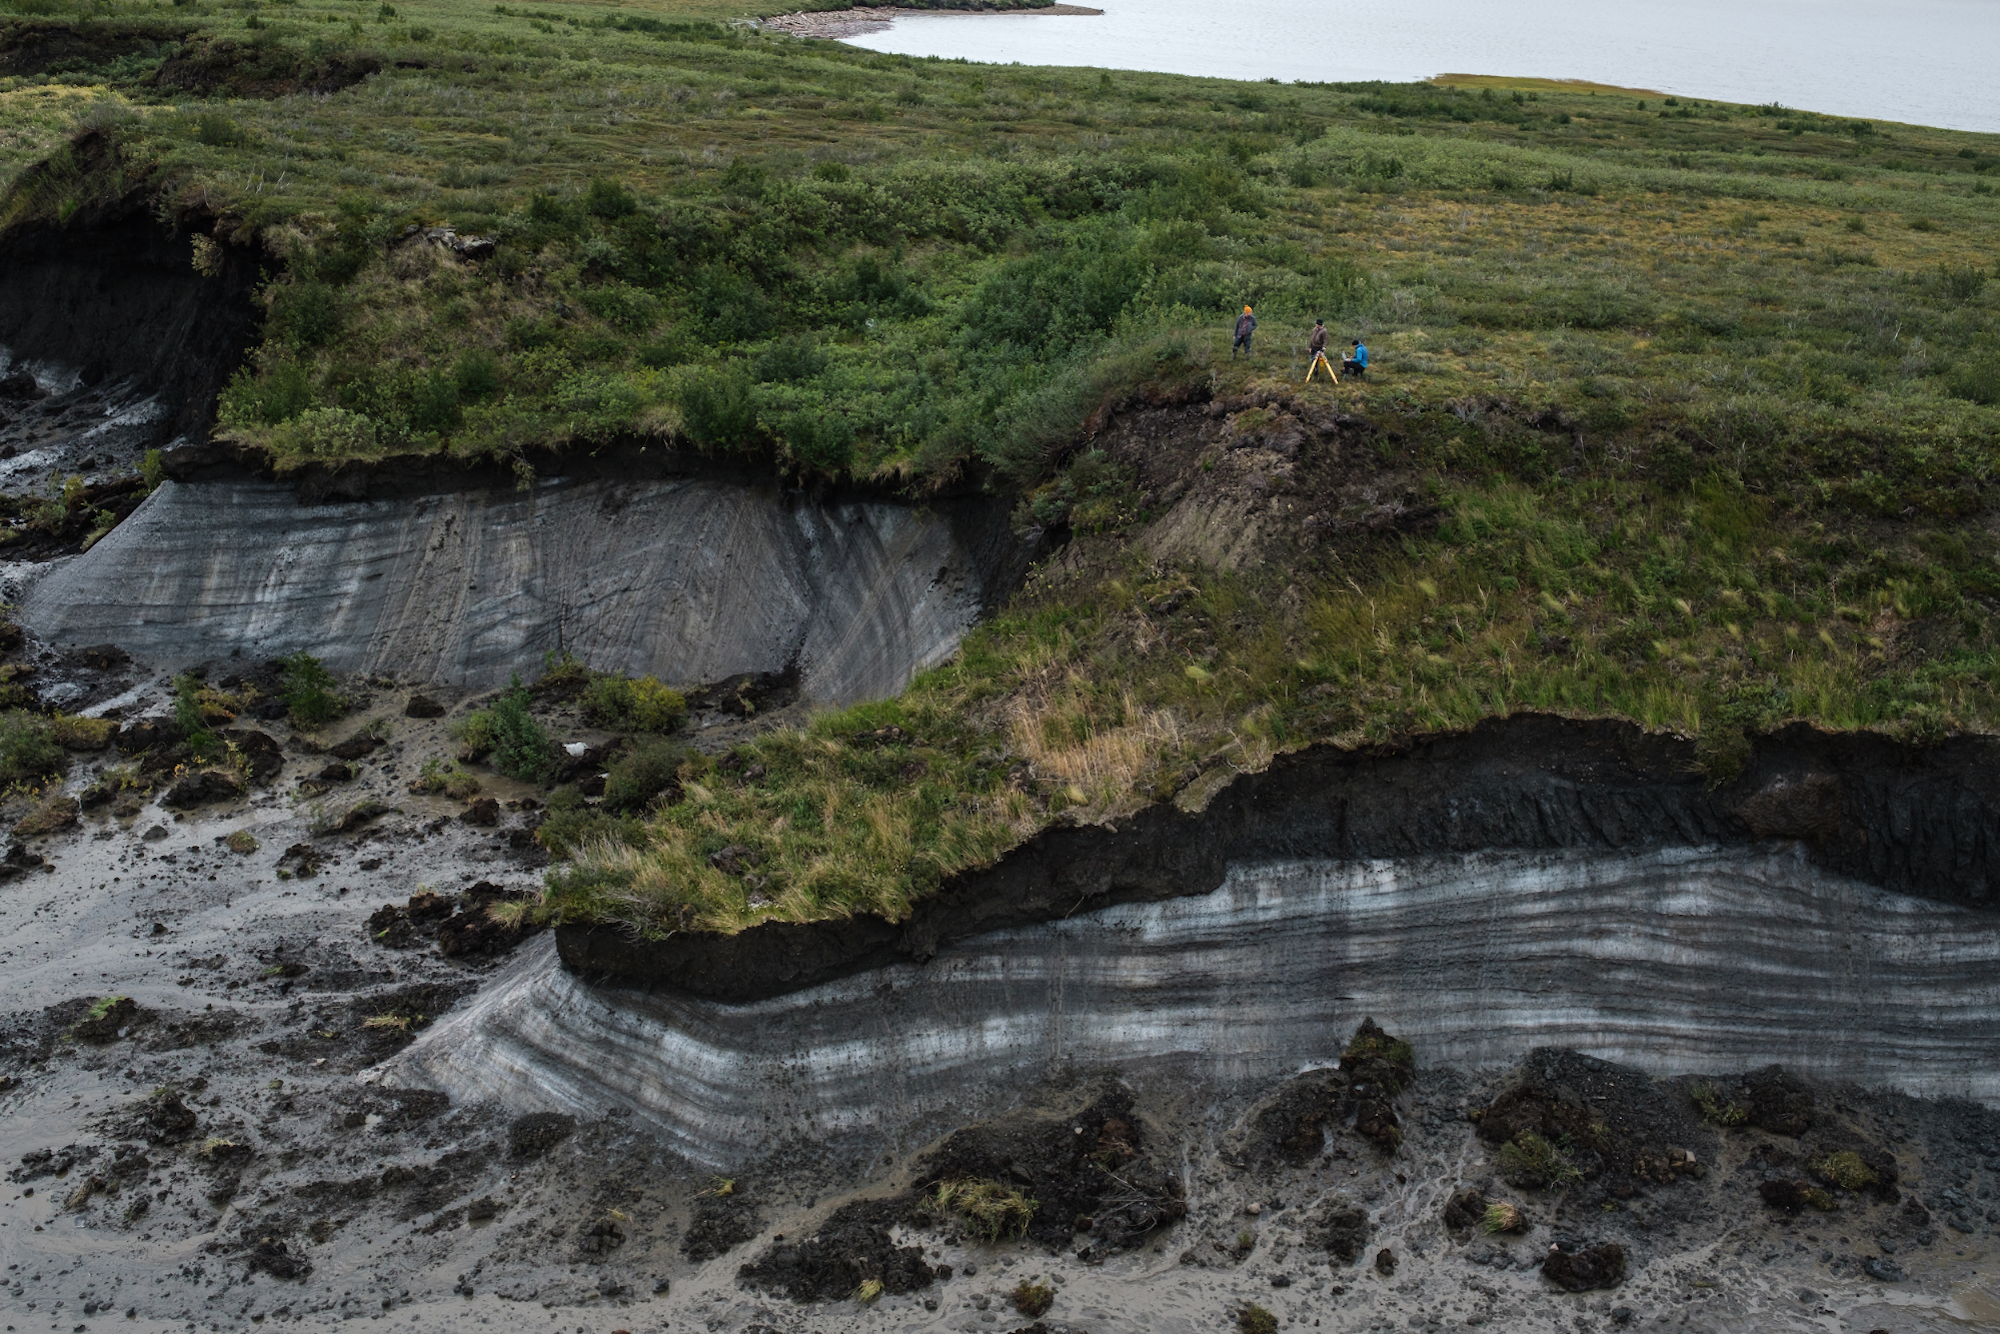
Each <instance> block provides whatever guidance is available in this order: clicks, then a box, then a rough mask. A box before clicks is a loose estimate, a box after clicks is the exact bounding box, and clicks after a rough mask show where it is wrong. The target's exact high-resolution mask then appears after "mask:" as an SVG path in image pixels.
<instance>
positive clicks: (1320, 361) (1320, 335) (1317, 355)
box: [1306, 317, 1340, 384]
mask: <svg viewBox="0 0 2000 1334" xmlns="http://www.w3.org/2000/svg"><path fill="white" fill-rule="evenodd" d="M1306 347H1307V348H1308V349H1310V350H1311V352H1312V357H1311V358H1310V359H1309V360H1308V361H1307V362H1306V379H1308V380H1310V379H1312V378H1313V372H1314V371H1316V370H1318V369H1319V368H1320V367H1321V366H1324V367H1326V373H1327V374H1328V375H1329V376H1332V378H1333V381H1334V383H1335V384H1338V383H1340V377H1339V376H1338V375H1335V374H1334V370H1333V363H1332V362H1330V361H1328V360H1327V359H1326V321H1325V320H1322V319H1319V318H1317V317H1315V318H1314V320H1313V331H1312V337H1311V338H1309V339H1307V340H1306Z"/></svg>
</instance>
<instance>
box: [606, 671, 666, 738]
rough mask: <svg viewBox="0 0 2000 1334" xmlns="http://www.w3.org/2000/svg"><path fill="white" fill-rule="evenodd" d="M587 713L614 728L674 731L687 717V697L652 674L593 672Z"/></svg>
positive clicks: (620, 730)
mask: <svg viewBox="0 0 2000 1334" xmlns="http://www.w3.org/2000/svg"><path fill="white" fill-rule="evenodd" d="M583 717H584V721H585V722H588V723H590V724H591V725H592V726H595V727H602V728H604V729H605V730H606V731H610V732H671V731H673V730H674V729H675V728H677V727H679V726H680V725H681V720H682V719H684V718H686V717H687V697H686V696H685V695H683V694H681V692H680V691H678V690H675V689H673V688H671V687H669V686H664V685H662V684H660V682H659V681H658V680H657V679H656V678H654V677H651V676H608V675H607V676H593V677H592V678H591V680H590V684H589V685H587V686H586V687H584V691H583Z"/></svg>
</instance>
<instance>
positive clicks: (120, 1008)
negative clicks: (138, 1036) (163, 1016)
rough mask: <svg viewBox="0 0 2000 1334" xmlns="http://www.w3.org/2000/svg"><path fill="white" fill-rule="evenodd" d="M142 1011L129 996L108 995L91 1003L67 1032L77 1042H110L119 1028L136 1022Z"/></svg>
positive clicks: (115, 1036)
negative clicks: (88, 1008) (86, 1012)
mask: <svg viewBox="0 0 2000 1334" xmlns="http://www.w3.org/2000/svg"><path fill="white" fill-rule="evenodd" d="M143 1013H144V1011H142V1010H140V1008H139V1005H138V1002H137V1001H134V1000H133V999H132V998H131V997H130V996H108V997H106V998H105V999H103V1000H101V1001H98V1002H97V1003H96V1004H94V1005H92V1006H91V1007H90V1012H89V1013H88V1014H86V1015H85V1016H84V1017H83V1018H82V1019H81V1020H79V1021H78V1023H77V1025H76V1027H74V1028H72V1029H70V1031H69V1034H70V1036H71V1037H73V1038H75V1039H76V1040H77V1041H79V1042H90V1043H105V1042H111V1041H114V1040H116V1038H117V1037H118V1032H119V1030H120V1029H123V1028H128V1027H130V1026H131V1025H132V1024H135V1023H137V1022H138V1021H139V1017H140V1015H141V1014H143Z"/></svg>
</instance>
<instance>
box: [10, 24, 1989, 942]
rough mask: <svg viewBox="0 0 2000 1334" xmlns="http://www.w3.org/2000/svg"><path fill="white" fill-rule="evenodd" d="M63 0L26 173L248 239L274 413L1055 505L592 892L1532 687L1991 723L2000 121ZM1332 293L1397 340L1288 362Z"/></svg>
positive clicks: (1830, 721) (267, 440) (1365, 734)
mask: <svg viewBox="0 0 2000 1334" xmlns="http://www.w3.org/2000/svg"><path fill="white" fill-rule="evenodd" d="M28 3H29V4H30V5H31V6H32V7H36V8H38V9H39V10H40V11H42V12H38V13H35V14H28V15H23V16H21V17H18V18H11V19H4V20H0V24H4V28H0V70H4V71H7V72H9V77H7V78H6V80H5V81H4V83H0V134H5V135H6V136H8V138H9V143H10V152H9V154H8V157H9V160H10V162H12V163H14V164H16V165H14V166H10V167H8V168H6V169H4V170H5V171H6V172H7V173H8V176H7V179H6V190H7V193H6V195H5V200H4V203H0V223H3V224H4V225H5V226H7V227H10V228H12V227H30V226H32V227H44V228H46V227H56V228H63V227H82V226H84V225H86V224H87V223H88V222H89V220H90V219H91V218H92V217H94V216H100V215H102V214H103V213H105V212H106V211H107V210H109V209H111V208H113V207H115V206H117V205H118V203H119V201H129V200H131V199H135V198H138V199H143V200H145V201H147V203H148V206H149V207H153V208H155V209H156V210H157V211H158V212H159V213H161V214H162V215H163V216H164V217H167V218H170V219H175V220H178V221H180V222H181V223H182V224H183V225H191V226H195V227H197V228H198V229H199V231H200V235H201V238H202V239H201V241H200V242H199V243H198V245H197V247H196V259H197V262H198V263H200V262H213V259H214V257H215V256H218V255H228V254H239V255H240V254H253V255H255V256H257V257H258V259H259V261H260V262H261V263H262V264H264V265H265V267H266V269H267V272H268V279H267V281H266V283H265V285H264V287H263V289H262V300H263V302H264V304H265V307H266V310H267V318H266V321H265V325H264V334H263V341H262V342H261V344H260V345H259V346H258V347H257V348H256V349H255V350H254V352H253V354H252V356H251V358H250V360H249V362H248V363H247V364H246V366H245V368H244V370H243V371H242V372H241V374H240V375H239V376H238V377H237V379H236V380H235V381H234V382H233V383H232V384H231V385H230V387H229V388H228V390H227V391H226V392H225V393H224V395H223V398H222V401H221V404H220V409H219V413H220V420H219V423H218V426H217V430H218V433H219V434H220V435H222V436H223V437H224V438H226V439H227V440H229V441H232V442H234V444H235V445H236V446H237V447H238V448H239V449H240V450H242V451H244V452H245V453H246V454H247V455H249V456H251V457H261V458H264V459H266V460H268V461H269V462H270V463H271V464H272V465H273V466H275V467H276V468H278V469H279V470H280V471H287V470H293V469H297V468H300V467H303V466H306V465H315V464H316V465H341V464H345V463H349V462H366V461H367V460H370V459H374V458H380V457H384V456H388V455H392V454H410V453H428V452H449V453H450V454H452V455H454V456H457V457H462V458H465V459H467V460H490V459H498V460H501V461H503V462H507V461H515V462H518V464H519V466H520V467H521V468H523V469H526V468H528V467H529V466H530V460H531V459H539V458H544V457H546V453H547V451H550V450H561V449H572V450H591V449H597V448H601V447H604V446H607V445H612V444H617V445H619V446H620V447H621V448H629V447H631V446H632V445H633V444H634V443H646V444H648V445H649V446H651V447H656V448H660V449H682V450H701V451H709V452H714V453H739V454H743V455H746V456H748V457H749V458H750V459H752V460H754V461H757V462H759V463H760V464H763V465H766V466H769V467H770V468H772V469H774V470H778V471H781V472H783V473H784V474H786V475H787V476H791V477H795V478H799V479H802V480H805V481H808V482H811V481H813V480H814V479H819V478H826V477H832V476H851V477H854V478H857V479H863V480H869V481H873V482H874V483H876V484H878V485H887V486H894V487H899V488H901V489H903V490H905V491H906V492H907V493H909V494H910V495H911V496H913V497H916V498H921V497H922V496H923V495H924V494H925V493H926V492H927V491H930V490H932V489H934V488H937V487H939V486H942V485H946V484H963V483H964V482H965V481H966V480H968V479H973V480H981V479H983V482H984V484H985V485H987V486H990V487H992V488H994V489H995V490H997V491H999V492H1001V493H1003V494H1007V495H1009V496H1012V497H1015V498H1017V499H1018V503H1019V515H1020V522H1021V523H1022V524H1023V525H1041V526H1043V527H1045V528H1046V529H1048V530H1049V531H1050V532H1051V533H1052V534H1054V535H1055V536H1056V537H1058V538H1066V539H1068V540H1067V542H1066V544H1064V545H1063V546H1062V547H1061V549H1060V551H1059V552H1058V554H1057V555H1056V556H1054V557H1053V558H1052V559H1051V560H1050V561H1049V562H1047V563H1046V564H1045V566H1044V568H1043V569H1042V570H1041V571H1040V572H1039V573H1038V574H1037V576H1036V577H1035V578H1034V579H1033V580H1032V581H1031V583H1030V586H1029V587H1028V588H1027V589H1025V590H1024V591H1023V592H1022V593H1021V594H1020V595H1018V596H1017V597H1016V598H1015V599H1014V601H1013V602H1012V603H1011V604H1010V605H1009V606H1007V607H1006V608H1004V609H1003V610H1002V611H1001V612H1000V613H999V614H998V615H996V616H995V617H994V619H993V620H992V621H991V623H990V624H988V625H987V626H985V627H983V628H982V629H980V630H979V631H978V632H976V633H975V634H974V635H973V636H972V637H971V638H970V639H969V640H968V641H967V643H966V645H965V646H964V648H963V650H962V651H961V653H960V654H959V655H958V657H957V658H956V659H955V660H954V661H953V662H951V663H950V664H948V665H946V666H944V667H943V668H941V669H939V670H937V671H935V672H932V673H929V674H927V675H926V676H924V677H923V678H921V679H920V680H918V681H917V682H916V683H915V684H914V685H913V686H912V688H911V689H910V690H909V691H908V692H906V693H905V694H904V695H903V696H901V697H899V698H897V699H894V700H890V701H885V702H883V703H880V704H877V705H871V706H867V707H864V708H861V709H857V710H850V711H847V712H845V713H841V714H832V715H826V716H823V717H821V718H819V719H818V720H816V721H815V722H813V723H812V724H811V725H809V726H807V727H805V728H803V729H798V730H784V731H778V732H773V733H771V734H768V735H766V736H765V737H764V738H763V739H761V740H759V741H757V742H755V743H753V744H751V745H748V746H745V747H742V748H740V749H739V750H738V751H737V752H735V753H733V754H732V755H731V756H729V757H726V759H725V760H724V761H723V762H721V763H717V762H715V761H714V760H713V759H702V758H699V757H695V758H688V759H685V760H683V761H680V770H679V771H678V772H677V774H676V775H675V777H674V781H673V782H672V783H671V784H670V785H668V787H667V789H666V792H667V796H666V797H664V798H662V799H659V800H656V801H655V802H654V804H652V805H651V806H650V807H644V806H642V807H640V808H639V809H635V810H633V811H631V812H629V813H624V814H619V813H616V812H610V811H605V810H603V809H601V808H579V807H578V805H577V803H576V802H575V801H574V800H572V799H570V798H568V797H566V798H565V799H564V801H563V802H562V803H561V804H562V805H563V806H565V807H567V808H568V809H566V810H565V811H564V812H563V815H562V818H561V819H560V820H555V821H552V822H551V826H548V827H545V829H546V831H547V833H548V835H549V838H550V840H551V841H555V842H558V843H559V844H560V845H561V846H562V847H563V848H564V849H565V850H566V851H569V852H571V853H572V854H573V855H574V858H575V860H574V861H573V863H572V865H571V867H570V868H569V869H566V870H563V871H559V872H558V873H557V875H556V876H555V878H554V881H553V886H552V892H551V896H550V899H549V903H548V905H547V906H548V910H549V911H550V912H551V913H552V914H554V915H557V916H560V917H563V918H565V919H567V920H578V919H588V918H608V919H614V920H618V921H623V922H628V923H630V924H632V925H633V926H634V927H636V928H637V929H639V930H641V931H643V932H659V931H665V930H669V929H678V928H681V927H685V926H691V925H702V926H707V927H713V928H720V929H732V928H735V927H738V926H741V925H743V924H745V923H748V922H751V921H755V920H758V919H760V918H764V917H770V916H776V917H782V918H789V919H810V918H814V917H822V916H828V915H838V914H843V913H848V912H853V911H859V910H875V911H882V912H886V913H888V914H890V915H892V916H893V915H896V914H899V913H901V912H902V911H903V910H904V909H905V908H906V906H907V904H908V903H909V902H911V901H912V900H913V899H914V898H917V897H921V896H922V895H923V894H924V893H925V892H927V890H928V889H929V887H930V886H932V885H935V884H936V883H937V882H938V881H939V880H940V879H941V878H943V877H945V876H948V875H950V874H952V873H953V872H954V871H956V870H959V869H962V868H965V867H968V866H972V865H977V864H980V863H982V862H985V861H987V860H990V859H991V858H993V857H995V856H997V855H999V854H1000V853H1002V852H1003V851H1004V850H1005V849H1006V848H1007V847H1008V846H1010V845H1012V844H1013V843H1015V842H1016V841H1018V840H1019V839H1021V838H1023V837H1025V836H1026V835H1027V834H1028V833H1030V832H1032V831H1033V830H1034V829H1035V828H1037V827H1039V826H1041V825H1042V824H1044V823H1045V822H1047V821H1050V820H1054V819H1079V818H1080V819H1093V820H1095V819H1107V818H1109V819H1116V818H1117V817H1118V816H1119V815H1120V814H1121V813H1123V812H1125V811H1128V810H1130V809H1131V808H1133V807H1134V806H1136V805H1139V804H1142V803H1145V802H1148V801H1154V800H1162V799H1168V798H1175V799H1179V800H1182V801H1189V802H1193V801H1199V800H1201V799H1202V794H1203V793H1204V792H1205V791H1206V790H1208V788H1209V787H1211V786H1212V785H1213V784H1215V783H1218V782H1221V781H1224V780H1225V779H1226V778H1227V776H1228V775H1230V774H1231V773H1233V772H1235V771H1236V770H1239V769H1252V768H1256V767H1258V766H1260V765H1262V764H1263V763H1265V762H1267V761H1268V758H1269V757H1270V756H1271V755H1272V754H1274V753H1276V752H1277V751H1279V750H1282V749H1286V748H1293V747H1298V746H1302V745H1306V744H1311V743H1314V742H1334V743H1337V744H1342V745H1355V744H1363V743H1369V742H1374V741H1380V740H1385V739H1389V738H1393V737H1396V736H1399V735H1407V734H1411V733H1417V732H1422V731H1426V730H1435V729H1440V728H1453V727H1461V726H1464V725H1467V724H1469V723H1471V722H1473V721H1476V720H1477V719H1479V718H1481V717H1486V716H1492V715H1496V714H1504V713H1507V712H1511V711H1516V710H1521V709H1547V710H1555V711H1560V712H1565V713H1572V714H1577V715H1612V716H1625V717H1630V718H1634V719H1636V720H1638V721H1640V722H1642V723H1644V724H1646V725H1648V726H1651V727H1659V728H1670V729H1674V730H1676V731H1679V732H1682V733H1684V734H1688V735H1693V736H1698V737H1699V738H1701V740H1702V744H1703V753H1704V755H1705V756H1706V757H1707V763H1708V764H1709V766H1710V767H1711V771H1712V772H1713V773H1714V774H1715V775H1717V776H1718V777H1720V776H1726V775H1727V773H1728V772H1730V771H1731V767H1732V765H1733V764H1734V763H1736V762H1738V759H1739V757H1740V755H1741V753H1742V749H1743V744H1744V743H1743V737H1744V736H1745V734H1746V733H1747V732H1748V731H1752V730H1757V729H1762V728H1768V727H1771V726H1775V725H1777V724H1780V723H1782V722H1784V721H1786V720H1790V719H1797V718H1805V719H1810V720H1814V721H1817V722H1820V723H1823V724H1825V725H1828V726H1832V727H1863V726H1866V727H1883V728H1889V729H1892V730H1897V731H1901V732H1905V733H1908V734H1910V735H1912V736H1915V737H1918V738H1923V737H1929V736H1941V735H1943V734H1945V733H1947V732H1949V731H1951V730H1954V729H1973V730H1991V729H1992V727H1993V726H1994V722H1995V698H1994V691H1995V685H1996V682H1997V681H2000V677H1996V675H1995V672H1996V668H2000V663H1996V661H1995V658H1994V633H1995V621H1994V617H1995V615H1996V613H2000V601H1996V598H1997V597H2000V569H1996V566H1995V564H1994V543H1993V539H1992V536H1991V534H1990V532H1989V526H1988V519H1989V517H1990V512H1991V509H1992V504H1993V498H1994V497H1993V488H1994V476H1993V473H1994V461H1995V458H1996V446H2000V408H1997V407H1996V403H2000V340H1996V328H2000V319H1996V299H2000V282H1996V281H1992V278H1993V272H1992V268H1991V265H1992V262H1993V261H1992V255H1993V254H1994V253H1995V252H1996V249H2000V247H1996V245H1995V241H1996V236H2000V225H1996V224H2000V201H1996V197H1995V195H1994V193H1993V185H1992V182H1993V181H1994V179H1995V176H1994V175H1993V174H1990V170H1989V169H1990V168H1991V167H1992V166H1993V165H1994V164H1995V163H1996V162H2000V141H1997V140H1996V139H1995V138H1994V137H1993V136H1980V135H1971V134H1961V133H1952V132H1945V131H1933V130H1926V129H1921V128H1917V127H1910V126H1902V125H1891V124H1884V123H1875V122H1862V121H1845V120H1833V119H1828V118H1825V117H1821V116H1817V115H1814V114H1811V113H1808V112H1801V111H1795V110H1787V109H1783V108H1778V107H1762V108H1752V107H1737V106H1722V105H1716V104H1708V103H1700V102H1690V101H1687V100H1685V99H1679V100H1676V99H1668V100H1666V101H1664V102H1663V101H1662V100H1661V99H1660V98H1658V97H1655V96H1650V95H1647V96H1641V95H1638V94H1629V95H1628V94H1620V93H1617V92H1615V91H1613V90H1596V91H1587V90H1566V89H1562V88H1559V87H1551V86H1546V85H1542V86H1531V85H1529V84H1525V83H1523V84H1520V85H1518V86H1517V85H1513V84H1509V83H1506V82H1505V81H1498V82H1496V83H1494V84H1490V85H1489V84H1483V83H1474V84H1471V85H1469V86H1464V87H1453V88H1445V87H1433V86H1417V87H1382V86H1372V85H1371V86H1361V85H1355V86H1304V85H1290V86H1280V85H1276V84H1237V83H1228V82H1224V81H1217V80H1199V79H1183V78H1173V77H1167V76H1151V75H1137V74H1126V73H1111V74H1106V73H1102V72H1099V71H1095V70H1045V69H1024V68H1014V67H1007V68H999V67H979V66H969V65H962V64H955V63H950V62H936V61H924V60H913V59H906V58H901V57H893V56H879V55H874V54H871V53H866V52H860V51H855V50H850V49H846V48H843V47H839V46H836V45H830V44H825V43H815V42H809V41H802V40H798V39H793V38H788V37H780V36H775V35H770V34H763V33H759V32H756V31H753V30H749V29H746V28H741V27H722V26H715V25H713V24H709V23H706V22H700V21H696V19H695V18H694V17H691V16H695V15H697V13H698V11H695V10H692V9H689V8H687V7H685V6H667V5H643V4H623V5H609V4H563V5H540V6H507V5H502V6H491V5H479V4H472V3H431V2H429V0H424V2H423V3H416V4H397V5H379V6H357V5H355V4H352V3H339V4H335V3H314V2H313V0H301V2H300V3H296V4H285V5H276V4H273V5H255V4H253V5H248V6H243V7H237V6H228V7H224V6H211V5H204V4H195V5H189V6H180V7H173V8H167V7H153V6H136V5H135V6H118V5H111V6H102V5H100V6H97V7H95V8H94V9H92V10H91V11H90V12H89V13H88V14H85V13H82V12H77V13H74V14H72V13H68V12H65V11H64V10H63V8H62V6H61V5H60V4H59V3H55V0H28ZM1036 21H1041V20H1036ZM1048 21H1063V22H1087V21H1088V20H1084V19H1063V20H1048ZM447 227H448V228H450V229H452V231H451V234H450V235H447V234H446V233H445V232H444V231H443V230H441V229H444V228H447ZM468 238H476V239H473V240H468ZM454 240H456V241H457V242H458V244H457V245H455V246H454V245H453V244H452V242H453V241H454ZM1246 300H1247V301H1250V302H1252V303H1254V304H1255V305H1256V307H1257V311H1258V315H1259V318H1260V320H1261V322H1262V328H1261V331H1260V333H1259V335H1258V339H1259V341H1258V347H1257V352H1256V355H1255V356H1254V357H1253V358H1252V359H1251V360H1250V361H1248V362H1233V361H1231V360H1230V359H1229V357H1228V351H1227V349H1228V337H1227V328H1228V325H1229V323H1230V321H1231V319H1232V318H1233V316H1234V313H1235V311H1236V309H1238V308H1240V306H1241V304H1242V303H1243V302H1244V301H1246ZM1314 315H1324V316H1325V317H1326V318H1327V319H1328V322H1329V325H1330V327H1331V328H1332V329H1333V331H1334V334H1335V336H1336V337H1337V338H1339V339H1341V340H1342V341H1343V342H1344V341H1345V340H1346V339H1347V338H1350V337H1355V336H1365V337H1366V338H1367V339H1368V341H1369V343H1370V346H1371V347H1372V349H1373V350H1374V355H1375V360H1376V371H1375V372H1374V373H1373V374H1372V375H1371V377H1370V378H1369V380H1368V381H1367V382H1366V383H1363V384H1355V383H1347V384H1342V385H1340V386H1339V387H1337V388H1335V387H1331V386H1326V385H1323V384H1320V383H1315V384H1313V385H1311V386H1302V385H1301V384H1300V379H1301V377H1302V374H1303V371H1304V366H1303V355H1302V348H1303V344H1304V336H1305V332H1306V329H1307V327H1308V326H1309V325H1310V323H1311V318H1312V317H1313V316H1314ZM1010 503H1011V502H1010ZM889 729H895V730H889ZM732 846H733V847H736V848H739V849H743V850H746V852H743V853H738V854H734V855H730V856H724V857H719V858H718V857H716V856H715V854H717V853H719V852H721V851H722V850H723V849H725V848H729V847H732Z"/></svg>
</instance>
